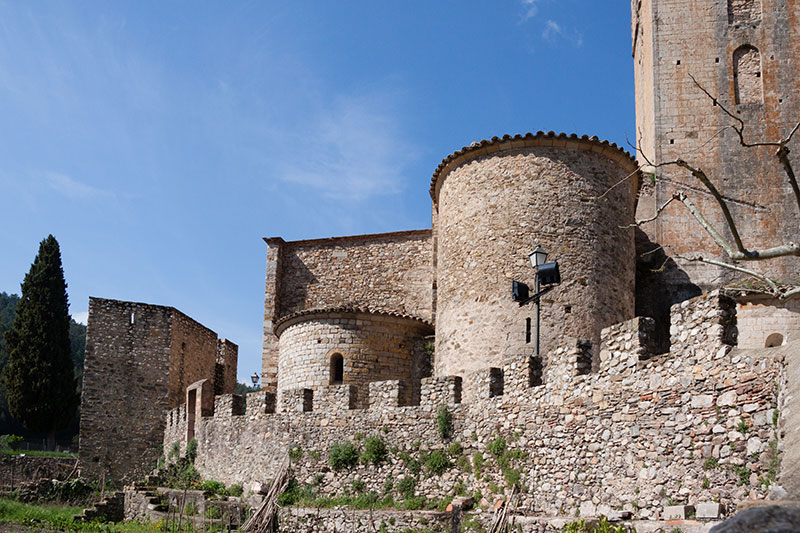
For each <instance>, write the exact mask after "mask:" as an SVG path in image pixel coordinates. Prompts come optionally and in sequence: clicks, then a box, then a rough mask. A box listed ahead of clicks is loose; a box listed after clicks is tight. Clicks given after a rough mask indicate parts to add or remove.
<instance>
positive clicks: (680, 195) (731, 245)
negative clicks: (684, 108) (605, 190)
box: [612, 75, 800, 300]
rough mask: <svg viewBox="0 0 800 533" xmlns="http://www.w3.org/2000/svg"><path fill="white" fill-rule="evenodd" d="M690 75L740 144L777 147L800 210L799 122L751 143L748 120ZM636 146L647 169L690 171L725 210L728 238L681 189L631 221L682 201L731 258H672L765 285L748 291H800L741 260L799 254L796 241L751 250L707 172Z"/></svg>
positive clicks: (787, 294)
mask: <svg viewBox="0 0 800 533" xmlns="http://www.w3.org/2000/svg"><path fill="white" fill-rule="evenodd" d="M690 78H691V79H692V81H693V82H694V85H695V86H696V87H697V88H699V90H701V91H703V93H705V95H706V96H708V98H710V99H711V101H712V102H713V103H714V105H716V106H718V107H719V108H720V109H721V111H722V112H723V113H725V114H726V115H727V116H728V117H729V118H731V119H732V121H733V122H732V124H730V125H728V126H725V128H723V129H732V130H733V131H735V132H736V135H737V136H738V139H739V144H740V145H741V147H742V149H752V148H759V147H773V148H775V157H776V158H777V160H778V164H780V166H781V168H782V169H783V173H784V174H785V176H786V179H787V180H788V181H789V184H790V185H791V187H792V191H793V192H794V197H795V200H796V201H797V207H798V210H799V212H800V188H798V185H797V179H796V177H795V173H794V168H793V166H792V162H791V159H790V158H789V148H788V146H787V145H788V144H789V142H790V141H791V140H792V137H793V136H794V134H795V133H796V132H797V130H798V129H800V122H798V123H797V124H795V126H794V128H792V130H791V131H790V132H789V133H788V134H787V135H786V136H785V137H784V138H782V139H780V140H778V141H758V142H748V141H747V140H746V138H745V128H746V123H745V122H744V121H743V120H742V119H741V118H740V117H738V116H736V115H735V114H733V113H732V112H731V111H730V110H729V109H728V108H726V107H725V106H724V105H723V104H722V103H721V102H720V101H719V100H718V99H717V98H716V97H715V96H713V95H712V94H711V93H709V92H708V91H707V90H706V89H705V88H704V87H703V86H702V85H700V83H698V81H697V80H696V79H695V78H694V77H693V76H691V75H690ZM720 133H721V131H720V132H717V135H719V134H720ZM715 136H716V135H715ZM633 148H634V149H635V150H636V152H637V153H638V154H639V155H640V157H641V158H642V159H643V160H644V161H645V162H646V164H647V169H646V170H647V171H650V172H654V171H655V169H658V168H663V167H670V166H674V167H679V168H682V169H684V170H685V171H687V172H688V173H689V174H691V176H693V177H694V178H695V179H696V180H697V181H699V182H700V184H702V186H703V187H704V188H705V190H707V191H708V192H709V193H710V194H711V196H713V198H714V200H715V201H716V204H717V206H718V207H719V209H720V211H721V213H722V216H723V219H724V222H725V225H726V226H727V228H728V230H729V231H730V235H731V238H726V237H725V236H724V235H723V233H722V232H720V231H719V230H718V229H717V228H715V227H714V225H713V224H712V223H711V222H710V221H709V220H708V218H707V217H706V216H705V215H704V214H703V213H702V212H701V210H700V209H699V208H698V207H697V205H696V204H695V203H694V202H693V201H692V199H691V197H690V195H689V194H687V192H686V191H685V190H682V189H678V190H676V191H675V192H673V194H672V195H671V196H670V197H669V198H668V199H667V200H666V201H665V202H664V203H663V204H661V205H660V206H657V207H656V210H655V213H654V214H653V216H651V217H648V218H645V219H641V220H636V221H635V223H634V224H632V226H641V225H643V224H646V223H648V222H652V221H654V220H656V219H657V218H658V217H659V215H660V214H661V213H662V212H663V211H664V210H665V209H666V208H667V207H668V206H669V205H670V204H672V203H673V202H678V203H680V204H683V206H684V207H685V208H686V209H688V210H689V213H691V215H692V216H693V217H694V219H695V220H696V221H697V222H698V223H699V224H700V226H701V227H702V228H703V230H704V231H705V232H706V233H707V234H708V235H709V236H710V237H711V238H712V239H713V240H714V242H715V243H716V244H717V245H718V246H719V247H720V248H721V249H722V250H723V251H724V252H725V255H726V256H727V258H728V260H718V259H714V258H711V257H708V255H706V254H703V253H700V252H698V253H694V254H691V255H675V256H673V257H675V258H679V259H683V260H687V261H696V262H701V263H706V264H709V265H714V266H717V267H722V268H725V269H729V270H732V271H736V272H742V273H744V274H747V275H749V276H752V277H754V278H756V279H758V280H759V281H761V282H762V284H763V285H762V286H761V287H760V288H758V289H749V290H754V291H757V292H762V293H767V294H770V295H772V296H774V297H775V298H778V299H782V300H784V299H789V298H792V297H794V296H797V295H798V294H800V285H797V284H792V285H786V284H780V283H778V282H777V281H775V280H772V279H770V278H769V277H767V276H765V275H764V274H761V273H759V272H756V271H755V270H753V269H751V268H745V267H743V266H742V265H741V263H746V262H752V261H765V260H769V259H774V258H778V257H787V256H800V244H798V243H796V242H785V243H780V244H777V245H775V246H771V247H768V248H765V249H761V250H757V249H748V248H747V247H746V246H745V243H744V242H743V240H742V237H741V235H740V233H739V229H738V227H737V225H736V221H735V220H734V217H733V215H732V214H731V211H730V209H729V206H728V203H727V201H726V199H725V197H724V196H723V195H722V194H721V193H720V191H719V190H718V189H717V187H716V186H715V185H714V182H713V181H712V180H711V179H710V178H709V177H708V176H707V175H706V173H705V172H704V171H703V169H701V168H699V167H696V166H693V165H691V164H689V163H687V162H686V161H684V160H683V159H674V160H671V161H664V162H653V161H651V160H650V158H648V156H647V155H646V154H645V153H643V151H642V150H640V149H639V148H638V147H636V146H634V147H633ZM651 175H652V176H653V177H654V176H655V174H654V173H653V174H651ZM626 179H627V178H626ZM623 181H624V180H623ZM612 188H613V187H612Z"/></svg>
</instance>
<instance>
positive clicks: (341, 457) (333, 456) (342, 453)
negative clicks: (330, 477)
mask: <svg viewBox="0 0 800 533" xmlns="http://www.w3.org/2000/svg"><path fill="white" fill-rule="evenodd" d="M328 463H329V464H330V465H331V468H333V469H334V470H343V469H345V468H352V467H354V466H355V465H356V464H357V463H358V448H356V446H355V444H353V443H352V442H350V441H344V442H335V443H334V444H333V445H332V446H331V449H330V451H329V452H328Z"/></svg>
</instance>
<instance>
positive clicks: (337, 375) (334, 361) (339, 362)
mask: <svg viewBox="0 0 800 533" xmlns="http://www.w3.org/2000/svg"><path fill="white" fill-rule="evenodd" d="M343 380H344V357H342V354H340V353H335V354H333V355H332V356H331V385H341V384H342V381H343Z"/></svg>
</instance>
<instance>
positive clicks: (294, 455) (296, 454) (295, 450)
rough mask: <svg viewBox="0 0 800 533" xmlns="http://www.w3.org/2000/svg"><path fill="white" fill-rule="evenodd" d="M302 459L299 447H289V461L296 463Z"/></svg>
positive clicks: (301, 451) (301, 450)
mask: <svg viewBox="0 0 800 533" xmlns="http://www.w3.org/2000/svg"><path fill="white" fill-rule="evenodd" d="M302 457H303V448H301V447H300V446H289V459H290V460H291V461H292V462H293V463H296V462H297V461H299V460H300V459H301V458H302Z"/></svg>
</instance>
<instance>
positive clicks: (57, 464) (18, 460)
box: [0, 454, 75, 490]
mask: <svg viewBox="0 0 800 533" xmlns="http://www.w3.org/2000/svg"><path fill="white" fill-rule="evenodd" d="M74 468H75V459H74V458H71V457H30V456H26V455H24V454H23V455H0V489H2V490H14V489H18V488H19V486H20V483H31V482H35V481H42V480H48V481H49V480H51V479H59V480H63V479H65V478H66V477H67V476H68V475H69V474H70V472H72V470H73V469H74Z"/></svg>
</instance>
